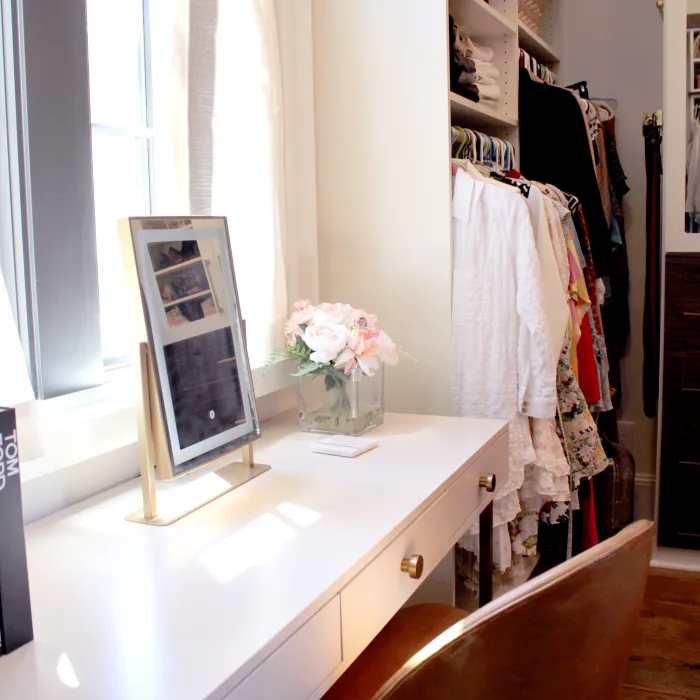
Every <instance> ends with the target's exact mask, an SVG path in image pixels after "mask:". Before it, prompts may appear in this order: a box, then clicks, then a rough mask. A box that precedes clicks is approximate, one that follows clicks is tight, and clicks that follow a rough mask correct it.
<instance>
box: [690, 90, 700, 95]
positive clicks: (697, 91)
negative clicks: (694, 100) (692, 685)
mask: <svg viewBox="0 0 700 700" xmlns="http://www.w3.org/2000/svg"><path fill="white" fill-rule="evenodd" d="M688 94H689V95H700V89H698V90H688Z"/></svg>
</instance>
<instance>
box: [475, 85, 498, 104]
mask: <svg viewBox="0 0 700 700" xmlns="http://www.w3.org/2000/svg"><path fill="white" fill-rule="evenodd" d="M479 96H480V97H481V99H482V100H497V99H499V98H500V96H501V88H499V87H498V85H482V84H481V83H479Z"/></svg>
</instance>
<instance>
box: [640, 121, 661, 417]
mask: <svg viewBox="0 0 700 700" xmlns="http://www.w3.org/2000/svg"><path fill="white" fill-rule="evenodd" d="M643 133H644V142H645V159H646V173H647V254H646V262H647V267H646V284H645V290H644V328H643V336H644V364H643V369H642V371H643V381H644V413H645V414H646V415H647V416H648V417H649V418H655V417H656V413H657V407H658V401H659V361H660V354H661V129H660V127H658V126H657V125H656V124H655V123H649V124H645V125H644V127H643Z"/></svg>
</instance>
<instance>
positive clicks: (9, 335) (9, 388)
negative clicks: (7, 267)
mask: <svg viewBox="0 0 700 700" xmlns="http://www.w3.org/2000/svg"><path fill="white" fill-rule="evenodd" d="M33 399H34V390H33V389H32V385H31V382H30V381H29V373H28V372H27V365H26V362H25V358H24V351H23V350H22V344H21V342H20V339H19V333H18V332H17V326H16V325H15V318H14V315H13V314H12V307H11V306H10V298H9V296H8V294H7V288H6V287H5V281H4V279H3V277H2V271H1V270H0V406H4V407H8V406H16V405H18V404H21V403H24V402H26V401H32V400H33Z"/></svg>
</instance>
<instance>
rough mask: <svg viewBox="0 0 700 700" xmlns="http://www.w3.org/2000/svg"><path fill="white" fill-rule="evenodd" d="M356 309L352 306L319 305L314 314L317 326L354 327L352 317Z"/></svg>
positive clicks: (314, 321)
mask: <svg viewBox="0 0 700 700" xmlns="http://www.w3.org/2000/svg"><path fill="white" fill-rule="evenodd" d="M353 311H354V309H353V308H352V306H350V304H328V303H324V304H319V305H318V306H317V307H316V309H315V313H314V318H313V323H314V325H315V324H317V323H318V324H339V323H342V324H343V325H348V326H349V325H352V324H351V322H350V317H351V314H352V312H353Z"/></svg>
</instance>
